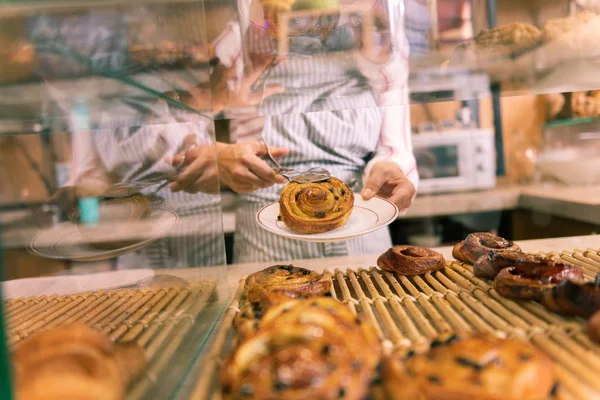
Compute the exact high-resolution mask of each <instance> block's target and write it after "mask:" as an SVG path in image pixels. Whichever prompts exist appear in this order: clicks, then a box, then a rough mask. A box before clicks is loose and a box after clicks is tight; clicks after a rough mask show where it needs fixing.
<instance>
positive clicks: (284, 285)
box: [247, 265, 333, 306]
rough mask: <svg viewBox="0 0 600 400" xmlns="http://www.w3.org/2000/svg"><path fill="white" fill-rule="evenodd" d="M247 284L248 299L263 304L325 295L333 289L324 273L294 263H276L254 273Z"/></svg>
mask: <svg viewBox="0 0 600 400" xmlns="http://www.w3.org/2000/svg"><path fill="white" fill-rule="evenodd" d="M247 285H248V294H247V299H248V301H249V302H253V303H261V304H262V305H263V306H268V305H271V304H278V303H280V302H281V301H283V300H286V299H288V300H289V298H302V297H315V296H324V295H326V294H327V293H330V292H331V290H332V289H333V286H332V283H331V280H330V279H328V278H326V277H325V276H323V274H319V273H317V272H314V271H310V270H308V269H304V268H299V267H295V266H293V265H274V266H272V267H269V268H266V269H264V270H262V271H259V272H257V273H255V274H252V275H250V276H249V277H248V279H247Z"/></svg>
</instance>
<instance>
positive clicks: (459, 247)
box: [452, 232, 521, 264]
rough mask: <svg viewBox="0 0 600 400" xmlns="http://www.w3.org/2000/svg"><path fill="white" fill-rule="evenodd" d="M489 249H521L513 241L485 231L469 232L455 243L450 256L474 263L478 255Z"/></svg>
mask: <svg viewBox="0 0 600 400" xmlns="http://www.w3.org/2000/svg"><path fill="white" fill-rule="evenodd" d="M489 251H495V252H501V251H518V252H520V251H521V248H520V247H519V246H517V245H516V244H515V243H514V242H511V241H510V240H506V239H504V238H501V237H500V236H496V235H493V234H491V233H487V232H480V233H471V234H470V235H469V236H467V238H466V239H465V240H464V241H462V242H460V243H458V244H456V245H455V246H454V248H453V249H452V256H453V257H454V258H456V259H457V260H458V261H462V262H465V263H468V264H474V263H475V261H477V260H478V259H479V257H481V256H483V255H485V254H486V253H487V252H489Z"/></svg>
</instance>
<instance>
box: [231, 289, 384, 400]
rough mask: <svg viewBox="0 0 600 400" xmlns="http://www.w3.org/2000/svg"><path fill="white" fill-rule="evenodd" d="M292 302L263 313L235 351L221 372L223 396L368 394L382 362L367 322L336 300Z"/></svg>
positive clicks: (347, 396)
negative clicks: (261, 323)
mask: <svg viewBox="0 0 600 400" xmlns="http://www.w3.org/2000/svg"><path fill="white" fill-rule="evenodd" d="M294 302H295V303H298V304H297V305H295V306H291V308H290V309H289V312H284V313H280V312H277V311H273V313H276V315H274V316H273V317H269V318H267V316H265V320H267V322H265V324H264V326H261V328H260V329H259V330H258V331H257V332H256V333H255V334H254V335H252V336H250V337H248V338H246V339H245V340H244V341H243V342H242V343H241V344H240V345H239V346H238V347H237V348H236V349H235V350H234V351H233V353H232V354H231V356H230V358H229V359H228V361H227V362H226V363H225V365H224V368H223V370H222V374H221V393H222V397H223V399H225V400H228V399H238V398H244V399H320V400H329V399H340V398H343V399H352V400H354V399H356V400H359V399H363V398H364V397H365V395H366V393H367V390H368V388H369V384H370V382H371V380H372V378H373V376H374V364H376V363H377V362H378V357H376V356H375V354H376V352H375V351H374V349H372V348H371V347H370V346H369V345H368V343H369V342H368V340H367V338H366V337H365V335H364V333H363V332H364V330H363V329H361V326H362V324H364V323H365V322H362V321H360V320H359V319H357V318H356V317H355V316H354V315H351V316H348V313H349V314H352V313H351V312H349V310H348V309H347V308H346V306H345V305H344V304H343V303H341V302H338V301H336V300H334V299H326V300H325V301H324V302H315V301H314V300H313V299H305V300H295V301H294ZM315 304H316V305H315ZM269 312H270V311H269ZM269 312H267V314H268V313H269Z"/></svg>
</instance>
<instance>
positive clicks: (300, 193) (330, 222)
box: [279, 177, 354, 234]
mask: <svg viewBox="0 0 600 400" xmlns="http://www.w3.org/2000/svg"><path fill="white" fill-rule="evenodd" d="M353 208H354V194H353V193H352V189H350V187H348V185H346V184H345V183H344V182H342V181H341V180H339V179H337V178H333V177H332V178H330V179H329V180H328V181H325V182H316V183H297V182H290V183H288V184H287V185H286V186H285V187H284V188H283V190H282V191H281V196H280V199H279V213H280V215H279V216H280V217H281V221H282V222H283V223H284V224H285V226H287V227H288V228H289V229H291V230H293V231H294V232H298V233H304V234H314V233H323V232H328V231H331V230H333V229H336V228H339V227H341V226H343V225H344V224H345V223H346V222H347V221H348V219H349V218H350V215H351V214H352V210H353Z"/></svg>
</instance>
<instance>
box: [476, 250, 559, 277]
mask: <svg viewBox="0 0 600 400" xmlns="http://www.w3.org/2000/svg"><path fill="white" fill-rule="evenodd" d="M556 264H561V263H559V262H557V261H555V260H553V259H551V258H549V257H547V256H541V255H536V254H527V253H522V252H520V251H500V252H496V251H490V252H488V253H487V254H485V255H483V256H481V257H479V259H478V260H477V261H475V263H474V264H473V274H474V275H475V276H476V277H478V278H486V279H494V278H495V277H496V275H498V273H499V272H500V271H502V270H503V269H504V268H508V267H517V266H522V267H525V268H534V267H536V266H539V267H540V268H541V267H543V266H553V265H556Z"/></svg>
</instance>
